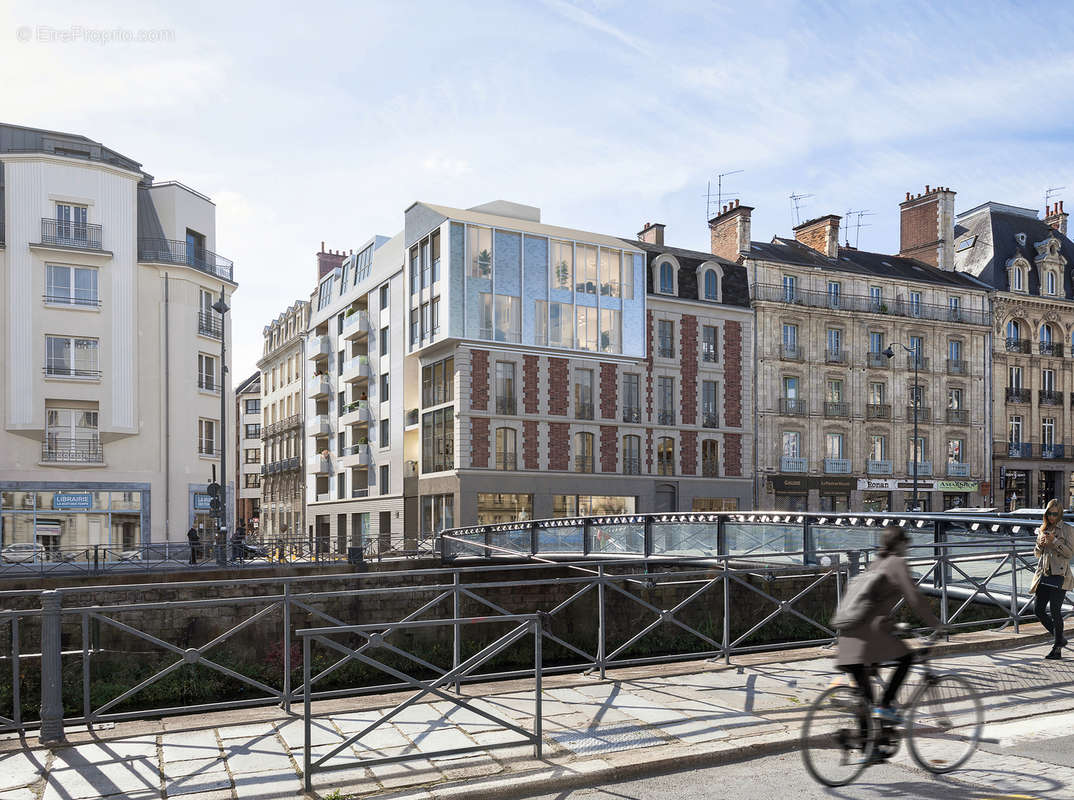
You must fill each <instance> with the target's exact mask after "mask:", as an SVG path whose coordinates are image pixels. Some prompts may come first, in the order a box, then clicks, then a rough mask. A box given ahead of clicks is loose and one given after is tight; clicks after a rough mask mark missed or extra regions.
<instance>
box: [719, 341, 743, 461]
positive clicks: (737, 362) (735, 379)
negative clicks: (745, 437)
mask: <svg viewBox="0 0 1074 800" xmlns="http://www.w3.org/2000/svg"><path fill="white" fill-rule="evenodd" d="M723 357H724V371H723V374H724V386H723V388H724V393H723V418H724V424H725V425H726V426H727V427H728V428H741V427H742V323H741V322H735V321H733V320H728V321H727V322H725V323H724V326H723ZM728 474H730V473H728Z"/></svg>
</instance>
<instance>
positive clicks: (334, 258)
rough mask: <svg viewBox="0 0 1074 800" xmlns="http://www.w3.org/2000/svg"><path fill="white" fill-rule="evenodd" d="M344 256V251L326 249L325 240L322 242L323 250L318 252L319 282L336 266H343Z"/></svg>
mask: <svg viewBox="0 0 1074 800" xmlns="http://www.w3.org/2000/svg"><path fill="white" fill-rule="evenodd" d="M344 258H345V256H344V254H343V253H342V252H339V253H336V252H334V251H332V250H327V251H326V250H325V249H324V242H321V252H319V253H318V254H317V282H318V283H320V281H321V278H323V277H324V276H325V275H327V274H328V273H329V272H331V271H332V270H334V269H335V268H336V267H342V266H343V259H344Z"/></svg>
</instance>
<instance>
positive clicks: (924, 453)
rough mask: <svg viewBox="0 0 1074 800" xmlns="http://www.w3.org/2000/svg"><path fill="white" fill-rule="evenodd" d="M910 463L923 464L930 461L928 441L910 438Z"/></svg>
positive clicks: (923, 438)
mask: <svg viewBox="0 0 1074 800" xmlns="http://www.w3.org/2000/svg"><path fill="white" fill-rule="evenodd" d="M909 453H910V461H916V462H917V463H918V464H922V463H924V462H925V461H927V460H928V439H926V438H925V437H924V436H919V437H917V439H914V438H913V437H910V440H909Z"/></svg>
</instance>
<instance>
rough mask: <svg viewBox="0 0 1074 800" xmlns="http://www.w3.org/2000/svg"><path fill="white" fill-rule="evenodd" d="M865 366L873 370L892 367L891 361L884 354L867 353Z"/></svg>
mask: <svg viewBox="0 0 1074 800" xmlns="http://www.w3.org/2000/svg"><path fill="white" fill-rule="evenodd" d="M865 366H867V367H870V368H871V369H888V368H889V367H890V366H891V359H890V358H888V357H887V356H886V355H884V354H883V353H866V354H865Z"/></svg>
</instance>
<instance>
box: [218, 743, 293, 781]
mask: <svg viewBox="0 0 1074 800" xmlns="http://www.w3.org/2000/svg"><path fill="white" fill-rule="evenodd" d="M224 757H225V758H226V759H227V766H228V769H229V770H231V774H232V775H235V776H238V775H240V774H242V773H247V772H267V771H269V770H280V771H281V772H288V771H289V772H294V765H293V764H292V763H291V757H290V756H289V755H288V753H287V751H286V750H284V747H283V745H282V744H281V743H280V741H279V740H278V739H277V738H276V737H275V736H273V737H272V738H271V739H268V738H265V739H259V740H257V741H256V742H254V743H252V744H247V743H245V742H240V743H233V742H224Z"/></svg>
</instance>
